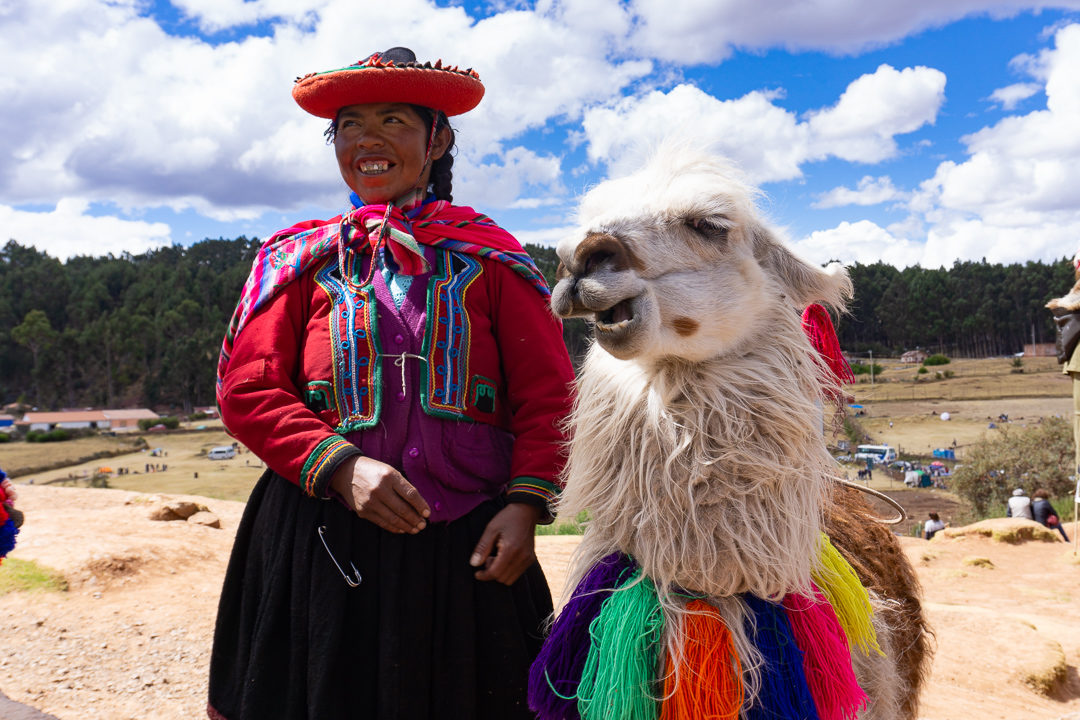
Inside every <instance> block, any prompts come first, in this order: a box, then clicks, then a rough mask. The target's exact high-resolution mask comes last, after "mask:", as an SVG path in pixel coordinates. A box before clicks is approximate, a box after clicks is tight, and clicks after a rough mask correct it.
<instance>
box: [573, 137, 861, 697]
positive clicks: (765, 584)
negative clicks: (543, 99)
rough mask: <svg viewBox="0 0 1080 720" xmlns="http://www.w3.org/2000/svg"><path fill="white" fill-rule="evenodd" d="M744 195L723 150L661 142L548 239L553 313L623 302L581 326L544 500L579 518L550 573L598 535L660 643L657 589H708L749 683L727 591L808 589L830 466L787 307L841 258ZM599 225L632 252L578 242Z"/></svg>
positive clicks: (832, 292)
mask: <svg viewBox="0 0 1080 720" xmlns="http://www.w3.org/2000/svg"><path fill="white" fill-rule="evenodd" d="M753 197H754V191H753V190H752V189H751V188H749V187H748V186H746V185H745V184H743V183H742V182H741V181H739V180H738V178H737V176H735V175H734V174H733V172H732V170H731V168H730V167H729V166H727V165H725V164H724V163H723V162H722V161H718V160H716V159H714V158H710V157H707V156H704V155H701V154H697V153H695V152H694V151H693V150H690V149H687V148H685V147H667V148H662V149H661V151H660V152H659V153H658V156H657V158H656V159H654V161H653V162H652V163H651V164H650V165H649V166H648V167H647V168H645V169H644V170H642V171H641V172H639V173H636V174H635V175H633V176H630V177H627V178H622V179H620V180H616V181H613V182H611V183H608V184H605V185H601V186H599V187H598V188H596V189H595V190H594V191H592V192H590V193H589V195H588V196H587V197H586V198H585V200H584V201H583V203H582V209H581V217H580V219H579V221H580V230H579V231H578V232H577V233H576V234H575V236H574V237H573V238H570V239H568V240H567V241H564V242H563V243H560V245H559V255H560V258H561V259H562V261H563V264H564V265H565V266H566V268H567V270H568V271H569V273H570V275H571V278H572V279H570V280H564V281H562V282H560V283H559V286H558V287H557V288H556V290H555V293H554V296H553V300H552V304H553V307H554V308H555V309H556V311H557V312H559V313H560V314H563V315H566V316H570V315H586V316H589V315H590V314H592V313H601V312H604V311H606V310H607V309H608V308H610V307H612V306H615V305H616V304H618V303H622V304H623V305H624V306H627V305H628V306H629V307H631V308H632V309H633V313H634V317H633V321H632V322H631V323H624V324H627V325H629V327H630V328H632V330H625V331H622V330H619V331H613V332H609V333H606V334H605V333H603V332H600V331H599V330H598V332H597V342H596V343H595V344H594V345H593V346H592V347H591V349H590V350H589V352H588V355H587V357H586V360H585V362H584V366H583V367H582V368H581V371H580V373H579V377H578V381H577V391H578V395H577V401H576V404H575V407H574V412H573V415H572V417H571V419H570V425H571V427H572V431H573V442H572V443H571V445H570V452H569V462H568V464H567V467H566V471H565V479H566V489H565V491H564V492H563V494H562V498H561V499H560V501H559V511H560V513H561V514H562V515H564V516H567V517H573V516H575V515H576V514H577V513H579V512H581V511H588V514H589V522H588V525H587V527H586V531H585V534H584V537H583V539H582V542H581V545H580V547H579V549H578V552H577V554H576V556H575V559H574V562H573V565H572V568H571V572H570V577H569V579H568V584H567V587H568V588H573V587H574V586H575V585H576V584H577V581H578V580H579V579H580V578H581V577H582V576H583V575H584V574H585V573H586V572H587V571H588V570H589V568H590V567H592V566H593V565H594V564H595V563H596V562H597V561H599V560H600V558H602V557H604V556H605V555H607V554H609V553H610V552H612V551H613V550H620V551H622V552H625V553H628V554H629V555H631V556H633V558H634V559H635V560H636V561H637V562H638V563H639V564H640V565H641V567H642V568H643V570H644V572H645V573H646V574H647V575H648V576H649V577H650V578H652V580H653V581H654V582H655V583H656V586H657V588H659V589H661V602H662V604H663V605H664V607H665V612H666V613H667V618H668V627H669V632H668V634H667V642H668V645H669V649H671V650H673V651H675V652H679V651H680V649H681V647H682V645H683V639H682V638H681V637H680V635H679V632H678V630H677V628H678V627H679V624H680V621H681V617H682V614H683V613H684V612H685V604H684V602H683V601H682V600H681V599H680V596H679V595H678V594H677V592H673V591H675V590H677V589H683V590H686V591H690V592H693V593H701V594H705V595H708V596H710V598H711V600H712V602H713V603H714V605H716V606H717V607H718V608H719V609H720V611H721V615H722V616H724V617H725V618H727V620H728V623H727V624H728V625H729V628H730V629H731V630H732V632H733V634H734V636H735V643H736V647H737V648H738V650H739V652H740V656H741V657H742V659H743V664H744V668H745V669H748V670H750V671H751V678H752V683H751V687H750V688H749V691H750V695H751V696H752V695H753V693H754V692H756V686H757V678H758V674H757V671H756V668H757V665H758V664H759V663H760V655H758V654H757V652H756V650H754V649H753V643H752V642H751V641H750V640H749V638H748V637H747V636H746V633H745V623H743V622H742V618H743V617H745V614H746V609H745V607H743V604H742V603H741V601H738V600H737V598H735V596H737V595H739V594H741V593H747V592H749V593H753V594H755V595H757V596H759V597H780V596H783V595H784V594H786V593H799V594H805V595H808V594H810V592H811V591H810V583H811V572H812V570H814V567H815V563H816V562H817V559H818V552H817V548H818V542H819V536H820V533H821V530H822V523H823V506H824V503H825V502H826V500H827V498H828V494H829V488H830V478H831V477H832V476H833V475H834V474H835V473H836V464H835V462H834V461H833V459H832V457H831V456H830V455H829V453H828V452H827V449H826V447H825V444H824V442H823V438H822V435H821V410H820V405H821V402H822V398H823V392H822V391H823V387H824V386H826V385H827V383H828V382H829V381H827V380H826V379H825V378H826V372H825V371H824V369H823V367H822V365H821V363H820V360H819V359H818V357H817V354H816V352H815V351H814V350H813V348H812V347H811V346H810V344H809V341H808V340H807V338H806V336H805V334H804V332H803V330H802V327H801V319H800V314H799V312H800V311H801V309H802V308H803V307H805V306H806V305H807V304H808V303H810V302H823V303H825V304H828V305H830V306H833V307H842V306H843V301H844V298H845V297H846V296H848V295H850V292H851V285H850V281H849V280H848V279H847V276H846V273H845V272H844V271H843V270H842V269H836V268H833V269H831V271H829V272H827V271H824V270H822V269H821V268H818V267H815V266H813V265H810V264H808V263H805V262H803V261H802V260H799V259H798V258H796V257H795V256H794V255H792V254H791V253H790V252H789V251H788V250H787V249H786V248H785V247H784V246H783V245H781V244H780V243H779V242H778V241H777V240H775V239H774V237H773V235H772V233H771V232H770V231H769V230H768V229H767V228H766V227H765V226H764V224H762V222H761V221H760V220H758V219H757V214H756V210H755V208H754V203H753ZM701 228H704V229H705V231H704V232H702V231H701ZM599 236H604V237H613V238H616V239H617V241H618V243H620V247H621V248H623V249H624V250H625V251H626V253H628V256H632V261H630V262H622V263H615V261H614V260H609V259H604V258H603V257H602V256H597V257H599V258H600V259H597V257H594V258H593V259H592V260H590V259H588V258H585V257H582V254H583V253H584V252H585V251H584V250H582V251H581V252H579V247H583V246H587V245H588V242H589V241H592V242H595V238H596V237H599ZM678 322H682V323H683V328H682V329H681V332H680V331H679V327H678ZM687 327H689V328H690V329H691V331H687ZM673 328H674V329H673ZM733 621H734V622H733ZM672 628H676V629H675V630H672Z"/></svg>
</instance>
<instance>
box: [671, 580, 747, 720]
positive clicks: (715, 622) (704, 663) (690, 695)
mask: <svg viewBox="0 0 1080 720" xmlns="http://www.w3.org/2000/svg"><path fill="white" fill-rule="evenodd" d="M686 610H687V614H686V615H685V617H684V618H683V637H685V639H686V640H685V645H684V646H683V651H682V654H681V655H680V657H678V658H672V657H671V653H670V652H669V653H668V657H667V670H666V674H665V677H664V694H663V702H662V703H661V705H660V720H690V718H709V720H738V717H739V709H740V708H741V707H742V704H743V677H742V664H741V663H740V662H739V656H738V655H737V654H736V653H735V643H734V641H733V639H732V637H731V631H730V630H728V627H727V625H725V624H724V620H723V618H721V617H720V613H719V612H718V611H717V610H716V608H714V607H713V606H712V605H710V604H708V603H707V602H705V601H704V600H691V601H690V602H689V603H687V605H686Z"/></svg>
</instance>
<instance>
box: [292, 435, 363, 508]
mask: <svg viewBox="0 0 1080 720" xmlns="http://www.w3.org/2000/svg"><path fill="white" fill-rule="evenodd" d="M355 451H356V446H355V445H353V444H352V443H351V442H349V441H348V440H346V439H345V438H343V437H341V436H340V435H332V436H331V437H328V438H326V439H325V440H323V441H322V442H321V443H319V444H318V445H316V446H315V449H314V450H312V451H311V454H310V455H308V459H307V461H306V462H305V463H304V467H303V468H301V470H300V487H302V488H303V489H304V492H305V493H307V494H308V495H311V496H312V497H320V496H321V493H319V491H318V488H317V486H318V484H319V481H320V480H326V478H325V477H324V475H326V473H327V472H328V471H329V470H330V468H332V467H336V466H337V460H338V459H339V458H340V457H341V455H342V454H343V453H344V454H347V455H353V454H355Z"/></svg>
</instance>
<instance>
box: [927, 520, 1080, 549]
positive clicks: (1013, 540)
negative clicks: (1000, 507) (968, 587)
mask: <svg viewBox="0 0 1080 720" xmlns="http://www.w3.org/2000/svg"><path fill="white" fill-rule="evenodd" d="M938 535H944V537H947V538H960V537H965V536H970V535H981V536H982V537H987V538H990V539H991V540H993V541H994V542H1004V543H1009V544H1010V545H1016V544H1019V543H1024V542H1031V541H1037V542H1061V538H1060V537H1059V536H1058V534H1057V533H1056V532H1054V531H1053V530H1051V529H1050V528H1046V527H1043V526H1042V525H1040V524H1039V523H1037V522H1034V521H1032V520H1026V519H1024V518H991V519H990V520H981V521H979V522H977V523H974V524H972V525H965V526H964V527H959V528H945V529H944V530H942V531H940V532H939V533H938V534H937V535H935V536H934V537H935V538H937V537H938Z"/></svg>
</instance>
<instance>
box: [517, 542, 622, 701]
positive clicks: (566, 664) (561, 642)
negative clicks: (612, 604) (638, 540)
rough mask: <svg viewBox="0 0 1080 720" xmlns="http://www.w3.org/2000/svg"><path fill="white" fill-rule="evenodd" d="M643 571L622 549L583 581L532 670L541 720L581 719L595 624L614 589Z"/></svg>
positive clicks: (533, 696)
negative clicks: (584, 677)
mask: <svg viewBox="0 0 1080 720" xmlns="http://www.w3.org/2000/svg"><path fill="white" fill-rule="evenodd" d="M636 569H637V563H635V562H634V561H633V560H631V559H630V557H629V556H627V555H623V554H622V553H612V554H610V555H608V556H607V557H605V558H603V559H602V560H601V561H600V562H598V563H597V564H596V565H594V566H593V567H592V569H590V570H589V572H588V573H587V574H586V575H585V577H583V578H582V579H581V581H580V582H578V585H577V587H576V588H574V592H573V594H572V595H571V596H570V600H568V601H567V603H566V605H564V606H563V609H562V612H560V613H559V617H558V618H556V620H555V623H554V624H553V625H552V626H551V632H550V633H549V634H548V638H547V641H546V642H545V643H544V647H543V648H542V649H541V650H540V654H539V655H537V657H536V660H535V661H534V662H533V664H532V667H531V668H530V669H529V709H530V710H533V711H534V712H536V714H537V715H536V716H537V719H538V720H579V718H580V717H581V716H580V715H579V714H578V709H577V691H578V683H580V682H581V672H582V670H584V668H585V658H586V656H587V655H588V652H589V647H590V645H591V640H590V636H589V626H590V625H591V624H592V622H593V620H595V619H596V617H597V615H599V614H600V607H601V606H602V605H603V604H604V601H605V600H607V599H608V598H609V597H611V593H612V591H613V590H614V589H615V588H617V587H619V586H621V585H622V584H623V583H624V582H626V580H627V579H628V578H629V577H630V575H631V574H632V573H633V572H634V571H635V570H636Z"/></svg>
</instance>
